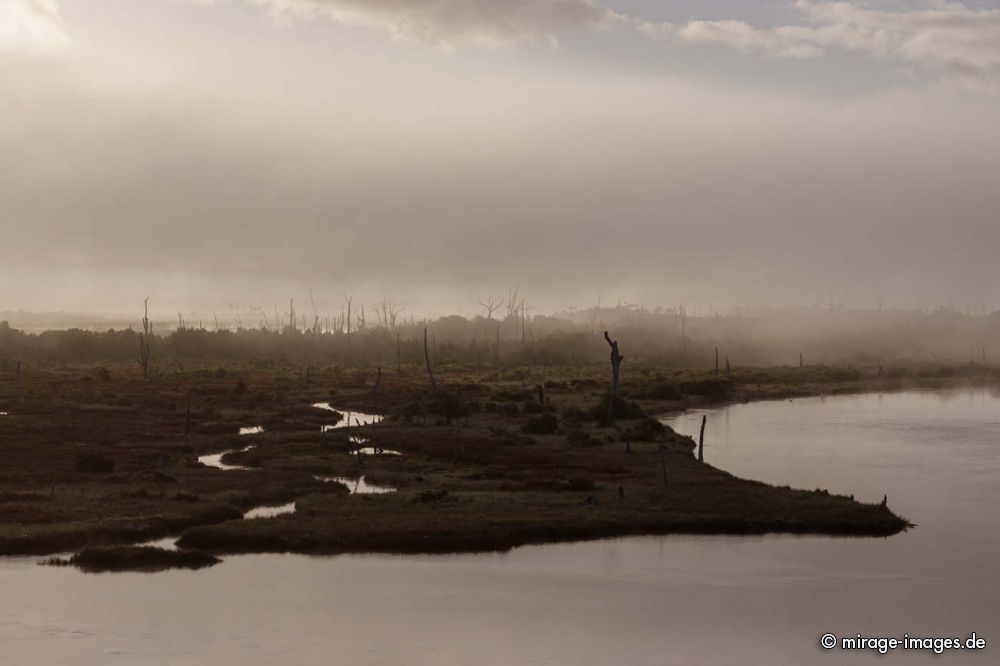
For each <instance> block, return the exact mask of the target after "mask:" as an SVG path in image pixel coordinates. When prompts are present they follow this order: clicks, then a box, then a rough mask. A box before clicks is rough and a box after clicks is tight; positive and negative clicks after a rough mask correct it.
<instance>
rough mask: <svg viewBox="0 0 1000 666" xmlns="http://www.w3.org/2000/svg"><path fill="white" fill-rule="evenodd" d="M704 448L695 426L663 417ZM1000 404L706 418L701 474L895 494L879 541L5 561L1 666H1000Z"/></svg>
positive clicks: (758, 408) (796, 405) (926, 398)
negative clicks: (903, 521)
mask: <svg viewBox="0 0 1000 666" xmlns="http://www.w3.org/2000/svg"><path fill="white" fill-rule="evenodd" d="M669 421H670V422H672V423H676V424H677V426H678V428H679V429H680V430H682V431H684V432H688V433H696V432H697V424H698V423H700V416H699V415H697V414H695V415H684V416H680V417H676V418H672V419H669ZM998 442H1000V398H998V396H996V395H993V394H991V393H989V392H986V391H976V390H969V391H957V392H952V393H948V394H931V393H906V394H893V395H885V396H882V397H879V396H852V397H838V398H828V399H826V400H820V399H818V398H817V399H809V400H795V401H793V402H790V403H789V402H787V401H782V402H769V403H758V404H750V405H738V406H733V407H729V408H725V409H721V410H713V411H711V412H709V425H708V428H707V430H706V449H705V453H706V459H707V460H708V461H709V462H712V463H713V464H716V465H719V466H721V467H723V468H727V469H730V470H732V471H735V472H738V473H740V474H742V475H746V476H751V477H756V478H760V479H763V480H766V481H771V482H775V483H780V484H784V483H791V484H793V485H797V486H802V487H809V488H815V487H820V488H829V489H830V490H831V491H835V492H842V493H854V494H855V495H857V496H858V498H859V499H864V500H869V501H876V500H880V499H881V497H882V495H883V494H887V495H888V496H889V505H890V507H892V508H893V509H894V510H896V511H897V512H899V513H901V514H902V515H904V516H906V517H908V518H909V519H911V520H913V521H914V522H917V523H919V524H920V527H919V528H917V529H914V530H911V531H909V532H907V533H904V534H900V535H897V536H893V537H890V538H887V539H847V538H836V539H834V538H825V537H790V536H765V537H750V538H743V537H739V538H738V537H688V536H672V537H644V538H630V539H619V540H604V541H596V542H589V543H578V544H556V545H550V546H533V547H527V548H519V549H516V550H514V551H511V552H508V553H502V554H489V555H462V556H444V557H440V556H439V557H431V556H427V557H403V556H373V555H357V556H340V557H332V558H313V557H304V556H292V555H247V556H234V557H226V558H225V560H224V561H223V563H222V564H220V565H218V566H215V567H212V568H209V569H205V570H202V571H197V572H191V571H170V572H165V573H159V574H102V575H88V574H83V573H81V572H79V571H77V570H75V569H69V568H52V567H38V566H36V565H35V560H36V559H37V558H4V560H3V562H2V563H0V589H2V590H3V591H4V599H5V602H4V604H2V605H0V663H3V664H7V663H10V664H19V665H21V664H24V665H28V666H32V665H35V664H37V665H42V664H45V665H46V666H48V665H52V664H74V665H76V664H79V665H82V666H90V665H97V664H136V663H141V664H154V665H157V664H171V665H173V664H183V665H195V664H197V665H206V666H207V665H209V664H241V665H243V664H246V665H251V666H254V665H263V664H274V663H294V664H329V663H345V664H348V663H349V664H359V665H369V664H373V665H383V664H384V665H396V664H399V665H415V666H423V665H427V666H430V665H434V666H440V665H445V664H477V665H486V666H494V665H495V666H501V665H503V666H507V665H510V664H519V665H520V664H523V665H528V664H554V665H570V664H573V665H577V664H579V665H583V666H591V665H595V666H596V665H597V664H601V665H605V664H628V665H630V666H631V665H640V666H645V665H649V666H653V665H664V664H677V665H685V666H688V665H697V664H723V665H725V664H733V665H737V664H739V665H744V664H776V665H786V664H789V665H790V664H836V665H840V664H856V663H857V664H884V663H887V662H886V660H887V659H888V660H891V662H892V663H900V664H903V663H906V664H910V663H915V664H932V663H933V664H942V663H947V664H987V663H995V653H996V651H997V650H998V649H1000V626H998V625H1000V594H998V592H1000V589H998V585H997V582H996V576H995V573H994V568H995V563H996V562H997V561H1000V543H998V541H1000V530H998V529H997V528H998V527H1000V525H998V523H1000V518H998V516H1000V488H998V485H1000V484H998V481H997V479H998V478H1000V452H998V451H997V448H996V447H997V446H998ZM972 631H976V632H978V634H979V636H980V637H982V638H985V639H986V641H987V648H986V650H985V651H983V652H978V653H973V652H965V653H956V652H949V653H945V654H944V655H942V656H935V655H933V654H930V653H927V652H914V651H903V650H902V649H897V650H896V651H895V652H893V653H891V654H890V655H888V656H880V655H878V654H875V653H871V652H855V653H852V652H843V651H840V650H835V651H832V652H827V651H824V650H822V649H821V648H819V646H818V641H819V637H820V635H821V634H823V633H826V632H833V633H837V634H843V635H848V634H851V635H853V634H856V633H858V632H862V633H864V634H866V635H874V636H879V635H885V636H901V635H902V634H903V633H904V632H909V633H910V634H911V635H916V634H920V635H927V636H957V637H965V636H967V635H968V634H969V633H971V632H972Z"/></svg>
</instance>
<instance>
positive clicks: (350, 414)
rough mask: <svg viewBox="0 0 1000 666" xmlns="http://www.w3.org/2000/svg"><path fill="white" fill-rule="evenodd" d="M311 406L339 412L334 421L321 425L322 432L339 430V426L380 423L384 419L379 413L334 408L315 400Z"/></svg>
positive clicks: (348, 426) (349, 426)
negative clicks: (338, 417)
mask: <svg viewBox="0 0 1000 666" xmlns="http://www.w3.org/2000/svg"><path fill="white" fill-rule="evenodd" d="M313 407H315V408H316V409H322V410H325V411H328V412H334V413H335V414H340V419H339V420H338V421H337V422H336V423H332V424H329V425H324V426H322V428H321V430H322V432H329V431H331V430H339V429H340V428H351V427H358V426H366V425H375V424H376V423H381V422H382V420H383V419H384V417H383V416H381V415H380V414H366V413H364V412H357V411H352V410H343V409H336V408H334V407H332V406H331V405H330V403H328V402H317V403H314V404H313Z"/></svg>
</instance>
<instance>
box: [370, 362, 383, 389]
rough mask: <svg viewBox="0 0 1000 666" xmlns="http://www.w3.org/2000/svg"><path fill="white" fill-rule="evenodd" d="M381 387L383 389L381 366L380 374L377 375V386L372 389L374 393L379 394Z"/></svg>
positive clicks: (379, 368)
mask: <svg viewBox="0 0 1000 666" xmlns="http://www.w3.org/2000/svg"><path fill="white" fill-rule="evenodd" d="M381 387H382V366H379V367H378V374H376V375H375V385H374V386H373V387H372V393H378V391H379V389H380V388H381Z"/></svg>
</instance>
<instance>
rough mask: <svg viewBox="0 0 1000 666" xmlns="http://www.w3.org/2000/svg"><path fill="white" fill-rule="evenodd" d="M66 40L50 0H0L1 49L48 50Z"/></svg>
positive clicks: (63, 44) (56, 12)
mask: <svg viewBox="0 0 1000 666" xmlns="http://www.w3.org/2000/svg"><path fill="white" fill-rule="evenodd" d="M67 43H69V38H68V37H67V35H66V31H65V28H64V26H63V22H62V18H61V17H60V16H59V9H58V8H57V7H56V4H55V2H53V0H0V51H28V52H36V51H48V50H51V49H54V48H59V47H61V46H65V45H66V44H67Z"/></svg>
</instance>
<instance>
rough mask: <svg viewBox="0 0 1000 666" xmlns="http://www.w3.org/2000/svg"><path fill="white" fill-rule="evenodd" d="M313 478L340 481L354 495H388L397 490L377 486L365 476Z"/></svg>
mask: <svg viewBox="0 0 1000 666" xmlns="http://www.w3.org/2000/svg"><path fill="white" fill-rule="evenodd" d="M313 478H314V479H316V480H317V481H323V482H324V483H339V484H341V485H344V486H347V489H348V490H350V491H351V494H352V495H387V494H388V493H394V492H396V489H395V488H392V487H390V486H377V485H375V484H374V483H367V482H366V481H365V477H363V476H362V477H360V478H357V479H352V478H350V477H346V476H314V477H313Z"/></svg>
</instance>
